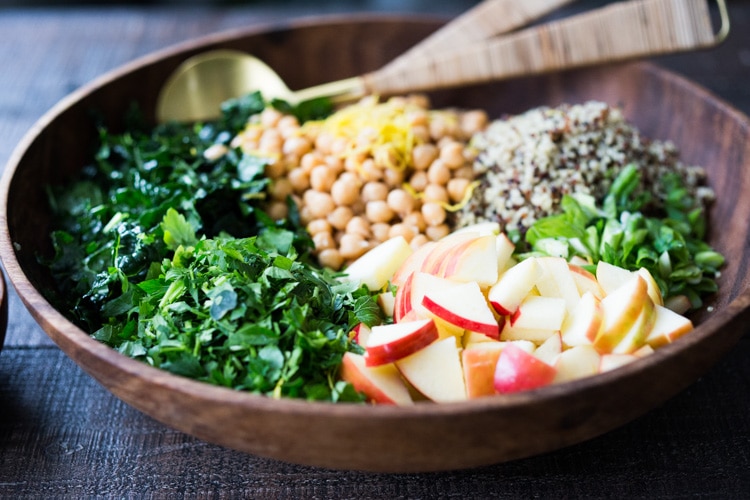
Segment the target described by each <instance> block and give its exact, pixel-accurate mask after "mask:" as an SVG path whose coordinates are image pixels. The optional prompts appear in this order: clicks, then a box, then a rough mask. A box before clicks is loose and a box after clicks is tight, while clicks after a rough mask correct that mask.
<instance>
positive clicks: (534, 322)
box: [510, 295, 567, 330]
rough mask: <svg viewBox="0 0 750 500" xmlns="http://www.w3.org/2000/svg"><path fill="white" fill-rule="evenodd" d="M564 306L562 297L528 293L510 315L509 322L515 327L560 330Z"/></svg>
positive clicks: (564, 313) (563, 317) (563, 316)
mask: <svg viewBox="0 0 750 500" xmlns="http://www.w3.org/2000/svg"><path fill="white" fill-rule="evenodd" d="M566 307H567V304H566V303H565V299H563V298H559V297H543V296H535V295H529V296H528V297H526V298H525V299H524V300H523V302H521V304H519V306H518V308H517V309H516V312H515V313H513V316H511V317H510V324H511V325H512V326H513V327H515V328H533V329H540V330H560V328H561V327H562V324H563V321H564V320H565V315H566V314H567V313H566Z"/></svg>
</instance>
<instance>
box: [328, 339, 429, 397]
mask: <svg viewBox="0 0 750 500" xmlns="http://www.w3.org/2000/svg"><path fill="white" fill-rule="evenodd" d="M340 375H341V378H342V380H345V381H347V382H349V383H351V384H352V386H354V388H355V389H356V390H357V391H359V392H361V393H363V394H364V395H365V396H366V397H367V399H368V400H370V401H372V402H374V403H379V404H391V405H401V406H408V405H412V404H414V401H413V400H412V398H411V395H410V394H409V389H408V388H407V387H406V384H404V381H403V379H402V378H401V374H400V372H399V371H398V370H397V369H396V366H395V365H393V364H386V365H382V366H367V363H366V361H365V358H364V356H362V355H360V354H355V353H353V352H347V353H345V354H344V357H343V359H342V360H341V372H340Z"/></svg>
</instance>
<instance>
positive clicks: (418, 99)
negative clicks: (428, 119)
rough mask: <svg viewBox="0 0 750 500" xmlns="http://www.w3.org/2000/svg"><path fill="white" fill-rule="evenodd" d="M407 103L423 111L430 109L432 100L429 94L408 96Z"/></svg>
mask: <svg viewBox="0 0 750 500" xmlns="http://www.w3.org/2000/svg"><path fill="white" fill-rule="evenodd" d="M406 101H407V102H408V103H409V104H411V105H412V106H416V107H418V108H422V109H429V108H430V98H429V97H427V94H409V95H408V96H406Z"/></svg>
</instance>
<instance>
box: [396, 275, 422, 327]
mask: <svg viewBox="0 0 750 500" xmlns="http://www.w3.org/2000/svg"><path fill="white" fill-rule="evenodd" d="M416 274H417V273H416V272H412V273H411V274H409V275H408V276H406V278H405V279H404V280H403V282H402V283H401V284H400V285H398V288H397V289H396V297H394V300H393V321H394V322H396V323H400V322H401V321H403V320H404V318H405V317H406V315H408V314H409V312H411V310H412V308H413V304H412V301H411V295H412V284H413V283H414V277H415V276H416Z"/></svg>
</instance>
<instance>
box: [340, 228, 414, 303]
mask: <svg viewBox="0 0 750 500" xmlns="http://www.w3.org/2000/svg"><path fill="white" fill-rule="evenodd" d="M411 254H412V249H411V247H410V246H409V243H407V242H406V239H404V237H403V236H396V237H395V238H391V239H389V240H386V241H384V242H383V243H381V244H379V245H377V246H375V247H374V248H372V249H371V250H368V251H367V252H366V253H365V254H364V255H362V256H361V257H359V258H358V259H357V260H355V261H354V262H352V263H351V265H349V266H348V267H347V268H346V269H345V270H344V272H345V273H346V278H345V279H347V280H350V281H359V282H360V283H362V284H364V285H365V286H367V288H368V289H370V290H372V291H376V290H381V289H382V288H383V287H384V286H385V285H386V283H388V281H389V280H390V279H391V278H392V277H393V274H394V273H395V272H396V270H398V268H399V267H401V265H402V264H403V263H404V261H405V260H406V259H407V258H408V257H409V256H410V255H411Z"/></svg>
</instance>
